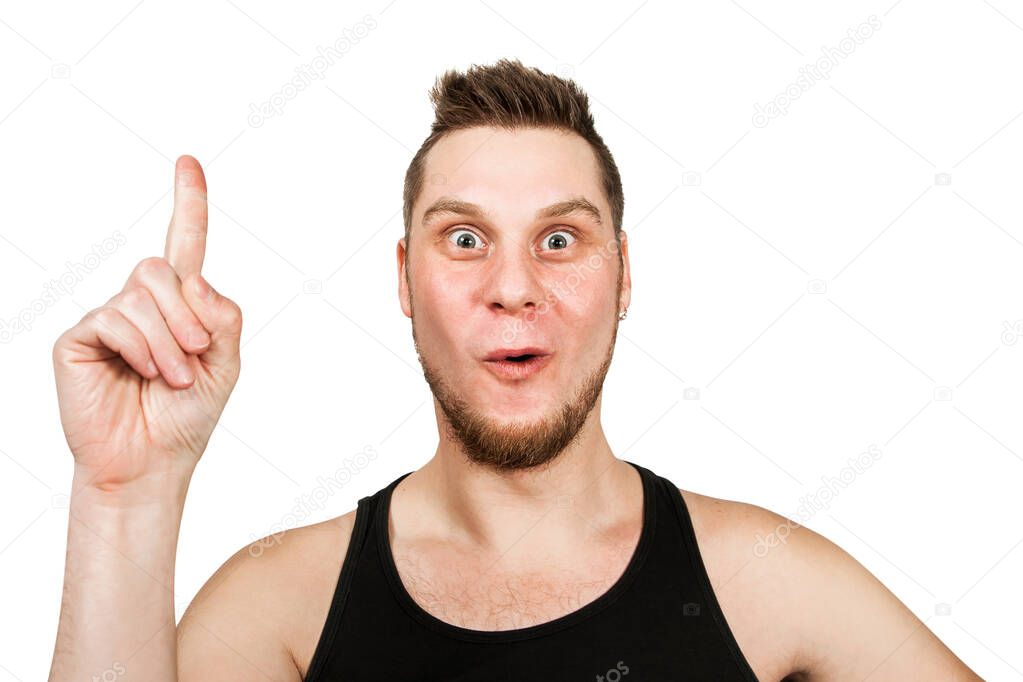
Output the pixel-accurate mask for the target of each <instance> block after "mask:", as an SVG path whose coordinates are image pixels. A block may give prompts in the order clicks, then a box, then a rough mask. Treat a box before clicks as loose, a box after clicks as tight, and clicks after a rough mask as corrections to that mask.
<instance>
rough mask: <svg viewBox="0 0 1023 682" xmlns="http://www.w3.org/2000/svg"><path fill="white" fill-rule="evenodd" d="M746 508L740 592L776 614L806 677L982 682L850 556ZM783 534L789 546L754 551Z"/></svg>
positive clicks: (741, 522)
mask: <svg viewBox="0 0 1023 682" xmlns="http://www.w3.org/2000/svg"><path fill="white" fill-rule="evenodd" d="M743 508H744V511H745V513H743V514H741V515H740V520H739V521H738V522H737V523H738V524H739V527H740V528H741V530H739V532H737V533H736V534H735V536H734V537H737V538H739V537H741V538H745V539H746V540H745V541H743V542H742V544H743V545H744V546H745V548H744V549H743V550H742V551H743V553H744V554H746V558H744V559H743V560H742V561H743V564H742V565H743V566H744V569H743V571H742V574H743V577H742V580H741V582H742V585H741V586H739V587H737V588H736V589H738V590H740V591H745V594H742V595H741V598H742V599H744V600H746V602H747V603H756V604H757V605H758V608H760V609H763V610H764V611H765V612H766V613H771V614H772V619H773V626H772V627H773V628H775V629H776V630H777V631H778V632H784V633H791V636H790V637H788V639H787V641H789V643H790V644H791V646H792V650H793V660H794V661H795V669H797V670H799V671H801V673H802V675H801V676H800V677H799V679H804V680H809V681H816V680H854V679H855V680H870V681H871V682H885V681H887V680H891V681H893V682H895V681H901V680H944V681H948V682H974V681H976V680H980V679H981V678H980V677H978V676H977V674H976V673H974V672H973V671H972V670H970V668H969V667H967V666H966V664H965V663H963V661H962V660H960V659H959V658H958V657H957V656H956V655H955V654H954V653H953V652H952V651H951V650H950V649H949V648H948V647H947V646H946V645H945V644H944V643H943V642H942V641H941V640H940V639H939V638H938V637H937V636H936V635H935V634H934V633H933V632H932V631H931V630H930V629H929V628H928V627H927V625H926V623H925V622H923V621H921V620H920V619H919V618H917V616H916V615H915V614H914V613H913V612H912V611H911V610H910V609H909V608H908V607H907V606H906V605H905V604H903V603H902V602H901V601H900V600H899V599H898V597H896V596H895V595H894V594H893V593H892V592H891V591H890V590H889V589H888V588H887V587H885V586H884V584H882V583H881V582H880V581H879V580H878V579H877V578H876V577H875V576H874V575H873V574H872V573H871V572H870V571H868V570H867V569H866V568H865V567H864V566H863V565H862V564H860V563H859V562H858V561H857V560H856V559H855V558H854V557H853V556H851V555H850V554H849V553H848V552H846V551H845V550H843V549H842V548H841V547H839V546H838V545H836V544H835V543H833V542H832V541H830V540H828V539H827V538H825V537H824V536H822V535H820V534H819V533H816V532H814V531H813V530H811V529H809V528H807V527H805V526H798V525H797V524H796V523H795V522H794V521H791V520H789V519H787V518H786V517H784V516H781V515H780V514H776V513H774V512H772V511H769V510H766V509H763V508H761V507H757V506H755V505H743ZM779 529H785V530H786V533H785V535H786V539H785V542H784V543H776V544H774V546H772V547H770V549H769V551H766V552H765V551H763V550H764V548H763V546H762V545H761V546H760V550H761V551H759V552H756V553H752V552H751V551H750V548H751V547H753V546H754V545H755V543H752V542H750V541H749V539H750V538H763V537H770V536H771V535H778V531H779ZM789 530H791V532H790V533H789V532H788V531H789Z"/></svg>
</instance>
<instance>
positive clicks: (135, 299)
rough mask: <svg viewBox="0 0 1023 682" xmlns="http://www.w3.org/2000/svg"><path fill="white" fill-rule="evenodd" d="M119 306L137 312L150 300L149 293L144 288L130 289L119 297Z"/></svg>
mask: <svg viewBox="0 0 1023 682" xmlns="http://www.w3.org/2000/svg"><path fill="white" fill-rule="evenodd" d="M120 299H121V305H123V306H125V307H127V308H131V309H133V310H139V309H141V308H142V307H144V306H145V304H146V303H147V302H148V301H149V300H150V295H149V291H148V290H147V289H146V288H144V287H132V288H131V289H128V290H127V291H125V292H124V293H122V294H121V296H120Z"/></svg>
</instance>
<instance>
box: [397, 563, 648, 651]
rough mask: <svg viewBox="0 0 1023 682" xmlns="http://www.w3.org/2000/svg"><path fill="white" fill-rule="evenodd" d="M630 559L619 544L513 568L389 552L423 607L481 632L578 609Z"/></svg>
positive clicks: (607, 585)
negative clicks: (574, 555) (570, 558)
mask: <svg viewBox="0 0 1023 682" xmlns="http://www.w3.org/2000/svg"><path fill="white" fill-rule="evenodd" d="M629 558H630V554H629V553H628V552H627V551H626V550H625V549H624V548H621V547H618V548H605V549H602V550H598V551H596V552H590V553H584V554H581V555H579V556H577V557H575V560H570V561H566V560H565V559H564V558H561V557H558V558H555V557H550V556H548V557H538V558H537V560H535V561H531V562H529V563H530V565H528V566H522V565H516V566H514V567H512V566H508V565H504V564H505V562H504V561H502V560H501V559H497V560H496V561H495V560H489V561H487V560H480V559H479V558H477V557H473V556H466V555H465V554H463V553H459V552H454V551H447V552H445V551H437V550H433V551H415V550H411V549H409V550H403V549H402V548H400V547H399V548H395V552H394V561H395V567H396V568H397V571H398V575H399V577H400V578H401V582H402V585H403V586H404V588H405V591H406V592H408V594H409V596H410V597H411V598H412V599H413V601H415V602H416V603H417V604H418V605H419V606H420V607H421V608H422V609H423V610H425V611H426V612H427V613H429V614H430V615H432V616H434V617H435V618H438V619H440V620H442V621H444V622H446V623H449V624H451V625H456V626H458V627H463V628H469V629H473V630H486V631H498V630H512V629H518V628H525V627H530V626H533V625H537V624H540V623H545V622H548V621H551V620H555V619H557V618H560V617H562V616H565V615H567V614H569V613H572V612H573V611H577V610H579V609H580V608H582V607H584V606H586V605H587V604H589V603H591V602H593V601H595V600H597V599H598V598H599V597H600V596H601V595H603V594H605V593H606V592H607V591H608V590H610V589H611V587H612V586H613V585H614V584H615V583H616V582H617V580H618V579H619V578H620V577H621V575H622V573H623V572H624V570H625V567H626V565H627V564H628V561H629Z"/></svg>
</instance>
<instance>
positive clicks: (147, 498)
mask: <svg viewBox="0 0 1023 682" xmlns="http://www.w3.org/2000/svg"><path fill="white" fill-rule="evenodd" d="M191 478H192V471H191V469H189V470H180V471H179V470H174V469H168V470H166V471H159V472H150V473H147V474H144V475H142V476H139V477H137V478H133V479H131V480H130V481H118V482H111V481H109V480H103V479H101V478H99V477H97V475H96V472H94V471H91V470H87V469H81V468H79V467H78V466H77V465H76V466H75V473H74V477H73V479H72V483H71V499H72V500H77V501H78V502H80V503H83V504H88V505H90V506H92V505H95V506H100V507H105V508H109V509H126V510H129V509H130V510H139V509H142V508H152V509H159V508H172V509H173V508H183V507H184V504H185V495H186V493H187V492H188V485H189V483H190V482H191Z"/></svg>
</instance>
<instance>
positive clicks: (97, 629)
mask: <svg viewBox="0 0 1023 682" xmlns="http://www.w3.org/2000/svg"><path fill="white" fill-rule="evenodd" d="M76 483H77V484H79V485H80V484H81V481H80V480H78V479H77V478H76ZM141 485H142V484H141V483H140V484H139V486H140V487H137V488H134V489H133V491H132V494H131V495H130V496H124V495H122V494H120V493H117V492H105V491H102V490H98V489H95V488H91V487H88V486H86V487H81V488H79V489H78V491H77V492H75V493H74V494H72V496H71V503H70V517H69V521H68V547H67V558H66V563H65V569H64V596H63V600H62V603H61V617H60V624H59V626H58V632H57V642H56V647H55V652H54V657H53V667H52V668H51V671H50V678H49V679H50V680H51V681H57V680H70V679H85V680H88V679H114V678H115V677H116V679H119V680H141V679H149V680H153V681H154V682H161V681H163V680H176V679H177V677H176V668H175V659H174V640H175V624H174V597H173V590H174V555H175V548H176V544H177V535H178V525H179V522H180V519H181V509H182V506H183V504H184V497H185V489H186V488H187V481H175V480H171V479H165V480H160V479H159V478H154V479H153V480H152V481H151V482H150V484H147V485H146V489H143V488H142V487H141Z"/></svg>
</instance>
